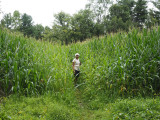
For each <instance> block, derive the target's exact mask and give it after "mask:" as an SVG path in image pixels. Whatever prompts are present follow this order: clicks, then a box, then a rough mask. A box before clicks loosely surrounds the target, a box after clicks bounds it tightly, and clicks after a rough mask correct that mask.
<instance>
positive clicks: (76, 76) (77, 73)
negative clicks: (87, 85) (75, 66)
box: [74, 70, 80, 85]
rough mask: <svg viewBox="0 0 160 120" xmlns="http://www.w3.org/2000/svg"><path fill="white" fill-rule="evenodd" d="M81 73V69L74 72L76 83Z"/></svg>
mask: <svg viewBox="0 0 160 120" xmlns="http://www.w3.org/2000/svg"><path fill="white" fill-rule="evenodd" d="M79 74H80V71H78V70H75V73H74V77H75V80H74V83H75V85H76V84H77V79H78V77H79Z"/></svg>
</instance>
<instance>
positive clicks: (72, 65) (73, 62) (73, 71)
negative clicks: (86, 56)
mask: <svg viewBox="0 0 160 120" xmlns="http://www.w3.org/2000/svg"><path fill="white" fill-rule="evenodd" d="M74 64H75V63H74V62H72V69H73V72H75V69H74Z"/></svg>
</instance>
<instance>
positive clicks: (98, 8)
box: [86, 0, 113, 37]
mask: <svg viewBox="0 0 160 120" xmlns="http://www.w3.org/2000/svg"><path fill="white" fill-rule="evenodd" d="M89 1H90V3H89V4H88V5H86V9H89V10H91V11H93V13H94V14H95V17H94V18H95V20H94V21H96V24H95V34H96V35H97V36H98V37H99V35H100V34H103V33H104V26H103V25H102V22H103V21H102V20H103V18H104V17H105V16H106V14H107V10H108V5H109V4H110V3H111V2H112V1H113V0H89Z"/></svg>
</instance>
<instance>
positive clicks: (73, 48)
mask: <svg viewBox="0 0 160 120" xmlns="http://www.w3.org/2000/svg"><path fill="white" fill-rule="evenodd" d="M77 52H78V53H79V54H80V61H81V63H82V66H81V74H80V78H79V81H78V82H79V86H78V87H79V89H80V90H81V92H82V93H83V97H85V98H86V99H90V100H91V99H99V98H102V99H103V100H107V99H108V98H113V97H128V96H148V95H155V94H158V92H159V89H160V27H158V28H153V30H147V29H143V30H142V31H140V30H138V29H133V30H130V31H129V32H128V33H125V32H122V33H120V32H119V33H117V34H108V35H107V37H104V38H101V39H100V40H98V39H96V38H93V39H92V40H89V41H86V42H84V43H75V44H70V45H68V46H64V45H63V46H62V45H60V44H54V43H51V42H46V41H36V40H35V39H33V38H25V37H23V36H21V35H18V34H17V33H10V32H8V31H7V30H3V29H1V30H0V54H1V55H0V90H1V92H3V93H4V94H5V95H8V94H11V93H16V94H23V95H39V94H43V93H45V92H50V91H51V92H53V93H54V94H55V95H57V96H58V97H62V98H64V99H66V98H67V99H70V100H71V99H73V98H74V90H75V89H76V88H74V83H73V80H74V76H73V72H72V60H73V58H74V54H75V53H77ZM99 96H101V97H99Z"/></svg>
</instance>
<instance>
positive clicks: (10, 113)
mask: <svg viewBox="0 0 160 120" xmlns="http://www.w3.org/2000/svg"><path fill="white" fill-rule="evenodd" d="M0 119H1V120H72V119H73V120H122V119H125V120H131V119H132V120H158V119H160V99H159V98H156V99H143V98H139V99H117V100H116V101H115V102H114V103H108V104H103V106H101V108H99V109H96V110H92V109H90V108H89V107H88V106H87V105H81V104H77V105H76V106H74V107H73V106H69V105H67V104H65V103H63V102H60V101H59V102H58V101H56V100H55V98H54V97H53V96H52V95H47V96H40V97H32V98H30V97H27V98H26V97H20V98H17V96H12V97H10V98H9V99H4V100H3V101H2V104H1V107H0Z"/></svg>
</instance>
